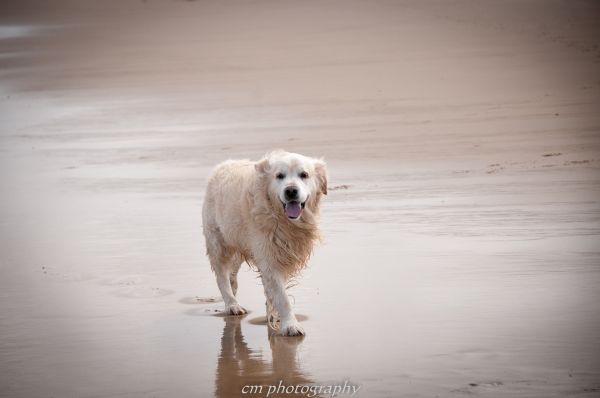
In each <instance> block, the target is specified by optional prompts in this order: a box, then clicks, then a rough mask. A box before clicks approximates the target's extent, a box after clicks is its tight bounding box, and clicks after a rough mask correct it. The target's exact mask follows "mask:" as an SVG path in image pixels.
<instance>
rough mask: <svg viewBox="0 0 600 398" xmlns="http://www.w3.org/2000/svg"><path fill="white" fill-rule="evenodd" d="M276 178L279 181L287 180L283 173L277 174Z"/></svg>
mask: <svg viewBox="0 0 600 398" xmlns="http://www.w3.org/2000/svg"><path fill="white" fill-rule="evenodd" d="M275 178H277V179H278V180H283V179H284V178H285V174H283V173H277V175H276V176H275Z"/></svg>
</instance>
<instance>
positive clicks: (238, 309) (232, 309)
mask: <svg viewBox="0 0 600 398" xmlns="http://www.w3.org/2000/svg"><path fill="white" fill-rule="evenodd" d="M225 313H226V314H227V315H244V314H247V313H248V311H246V309H245V308H244V307H242V306H241V305H239V304H232V305H230V306H229V307H227V308H226V309H225Z"/></svg>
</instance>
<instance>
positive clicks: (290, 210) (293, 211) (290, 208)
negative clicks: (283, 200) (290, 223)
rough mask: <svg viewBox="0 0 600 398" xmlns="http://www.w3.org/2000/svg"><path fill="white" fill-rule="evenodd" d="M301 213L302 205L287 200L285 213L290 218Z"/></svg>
mask: <svg viewBox="0 0 600 398" xmlns="http://www.w3.org/2000/svg"><path fill="white" fill-rule="evenodd" d="M300 213H302V207H300V203H298V202H289V203H288V204H286V205H285V214H286V215H287V216H288V217H290V218H298V217H300Z"/></svg>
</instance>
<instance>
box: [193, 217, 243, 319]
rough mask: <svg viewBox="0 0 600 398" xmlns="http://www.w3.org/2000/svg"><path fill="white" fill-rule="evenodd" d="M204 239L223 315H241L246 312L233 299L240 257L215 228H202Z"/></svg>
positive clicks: (240, 261) (240, 262)
mask: <svg viewBox="0 0 600 398" xmlns="http://www.w3.org/2000/svg"><path fill="white" fill-rule="evenodd" d="M204 236H205V238H206V253H207V254H208V259H209V260H210V265H211V267H212V269H213V271H215V275H216V277H217V285H218V286H219V290H220V291H221V296H223V301H224V303H225V313H227V314H230V315H243V314H245V313H246V312H247V311H246V310H245V309H244V308H243V307H242V306H241V305H239V303H238V302H237V299H236V298H235V293H236V292H237V272H238V270H239V269H240V265H241V264H242V258H241V256H240V255H239V254H238V253H236V252H234V251H233V250H231V249H230V248H228V247H227V246H226V245H225V244H224V241H223V237H222V236H221V231H219V229H218V228H217V227H212V228H211V227H210V226H206V227H205V228H204Z"/></svg>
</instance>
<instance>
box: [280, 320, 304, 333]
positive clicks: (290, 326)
mask: <svg viewBox="0 0 600 398" xmlns="http://www.w3.org/2000/svg"><path fill="white" fill-rule="evenodd" d="M280 334H281V335H282V336H304V335H306V332H304V329H303V328H302V326H300V324H299V323H298V322H297V321H296V322H290V323H287V324H282V325H281V330H280Z"/></svg>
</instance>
